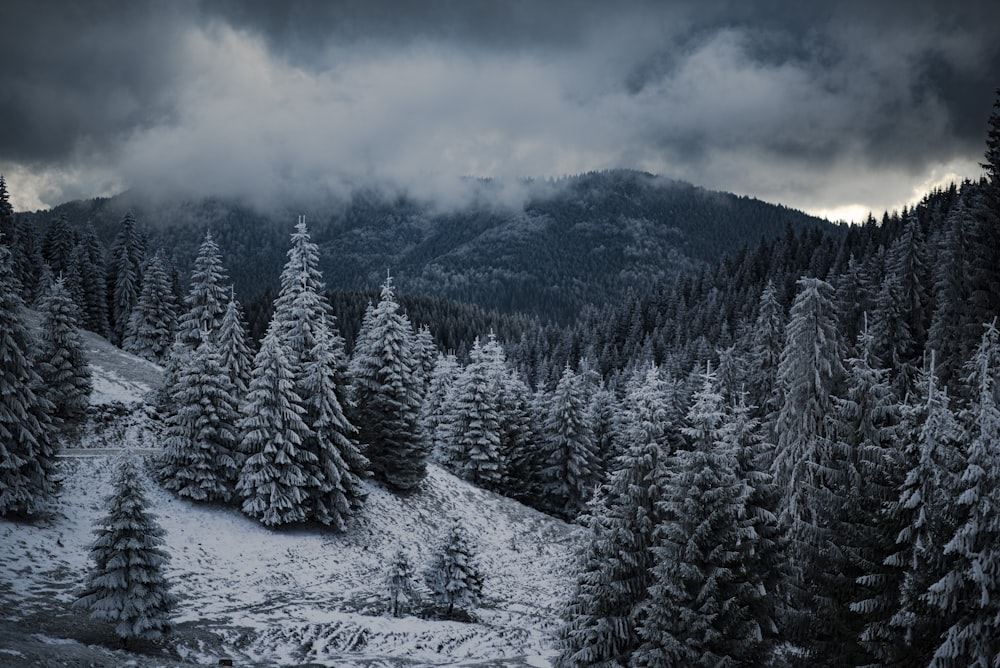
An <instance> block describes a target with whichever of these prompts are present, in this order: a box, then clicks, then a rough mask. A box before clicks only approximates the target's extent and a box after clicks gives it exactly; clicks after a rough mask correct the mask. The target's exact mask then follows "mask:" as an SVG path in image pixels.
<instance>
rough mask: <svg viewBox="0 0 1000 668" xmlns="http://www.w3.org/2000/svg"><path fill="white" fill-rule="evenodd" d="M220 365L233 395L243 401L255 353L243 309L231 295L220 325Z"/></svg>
mask: <svg viewBox="0 0 1000 668" xmlns="http://www.w3.org/2000/svg"><path fill="white" fill-rule="evenodd" d="M218 341H219V364H220V365H221V366H222V370H223V371H224V372H225V374H226V375H227V376H229V381H230V382H231V383H232V384H233V394H234V395H235V396H236V398H237V400H238V401H242V400H243V399H244V397H246V394H247V388H248V387H249V386H250V370H251V368H252V367H253V353H252V352H251V350H250V346H249V344H248V343H247V332H246V322H245V320H244V317H243V307H242V306H240V303H239V302H238V301H237V300H236V298H235V296H234V295H232V294H230V296H229V303H228V304H226V313H225V315H223V316H222V323H221V324H220V325H219V333H218Z"/></svg>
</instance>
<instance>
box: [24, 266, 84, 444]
mask: <svg viewBox="0 0 1000 668" xmlns="http://www.w3.org/2000/svg"><path fill="white" fill-rule="evenodd" d="M77 317H78V311H77V308H76V304H74V303H73V301H72V300H71V299H70V296H69V293H68V292H67V291H66V288H65V282H64V281H63V280H62V279H59V280H57V281H56V282H55V284H54V285H53V286H52V289H51V290H50V291H49V294H48V296H47V298H46V299H45V301H44V302H43V304H42V328H41V332H40V334H39V338H38V348H37V350H36V351H35V353H34V354H35V369H36V370H37V371H38V375H39V378H40V380H41V384H40V385H39V394H42V395H44V396H45V398H46V399H48V400H49V401H50V402H51V403H52V408H53V410H52V413H51V415H52V418H53V419H54V421H55V422H56V424H63V425H66V424H70V425H72V424H77V423H79V422H81V421H83V419H84V418H85V417H86V413H87V405H88V404H89V399H90V392H91V389H92V387H93V386H92V383H91V379H90V366H89V364H88V363H87V358H86V356H85V355H84V353H83V343H82V341H81V340H80V333H79V332H78V331H77V322H78V321H77Z"/></svg>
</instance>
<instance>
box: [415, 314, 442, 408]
mask: <svg viewBox="0 0 1000 668" xmlns="http://www.w3.org/2000/svg"><path fill="white" fill-rule="evenodd" d="M437 356H438V349H437V344H435V343H434V335H433V334H431V328H430V326H429V325H426V324H423V325H420V327H419V328H417V331H416V333H415V334H414V335H413V370H414V373H416V374H417V376H418V377H419V379H420V388H421V389H420V395H421V397H422V396H423V395H424V394H426V392H427V386H428V384H429V383H430V379H431V373H433V371H434V365H435V362H436V361H437Z"/></svg>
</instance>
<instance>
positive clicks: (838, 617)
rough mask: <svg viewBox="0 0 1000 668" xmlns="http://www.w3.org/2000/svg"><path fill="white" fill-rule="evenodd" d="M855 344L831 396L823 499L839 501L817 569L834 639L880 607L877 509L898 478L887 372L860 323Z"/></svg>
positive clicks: (881, 519) (887, 537)
mask: <svg viewBox="0 0 1000 668" xmlns="http://www.w3.org/2000/svg"><path fill="white" fill-rule="evenodd" d="M855 348H856V350H857V354H856V356H855V357H852V358H850V359H849V360H847V366H848V368H847V377H846V382H845V384H846V391H845V392H844V393H843V394H844V396H842V397H835V398H834V415H835V419H836V420H837V422H838V426H837V432H838V438H837V439H836V441H835V451H834V454H833V456H832V458H831V463H830V464H829V465H828V466H829V469H830V472H829V474H828V484H829V487H830V490H831V500H834V499H835V500H836V502H837V503H838V504H839V508H837V509H836V513H835V515H834V519H833V523H832V524H831V529H832V532H833V535H832V537H831V540H832V542H833V543H834V544H835V545H836V546H837V548H838V549H837V550H836V552H837V553H839V555H840V558H839V564H838V565H837V566H835V567H833V568H832V569H831V570H832V572H828V573H825V574H824V577H825V578H828V579H830V581H831V584H830V585H829V591H831V592H833V596H832V598H833V601H832V603H833V607H834V609H833V613H834V614H833V618H832V619H830V620H827V623H828V624H830V625H833V624H836V625H837V626H838V627H839V631H836V632H835V633H834V634H833V635H834V637H835V638H836V637H837V636H838V635H839V636H841V637H851V638H856V637H859V636H861V634H862V631H863V629H864V628H865V624H866V622H870V621H871V620H878V619H882V618H884V617H885V613H886V611H887V607H885V606H886V604H885V603H883V602H882V601H881V600H880V598H879V595H880V594H881V592H882V590H883V588H884V587H885V586H886V582H887V580H888V578H889V577H890V573H889V569H887V568H886V567H885V566H884V561H885V559H886V557H888V556H889V554H891V553H892V552H893V551H894V550H893V536H892V535H891V534H892V531H891V530H890V529H887V524H886V521H885V516H884V514H883V512H882V510H883V508H884V507H885V505H886V504H887V503H888V502H889V501H890V500H891V497H892V496H893V495H894V494H895V493H896V490H897V487H898V485H899V483H900V482H901V480H900V479H899V473H900V471H899V462H898V457H897V454H896V453H897V451H896V449H895V447H894V441H895V439H896V437H897V434H896V429H897V425H898V421H899V416H898V409H897V402H896V398H895V396H893V393H892V389H891V388H890V386H889V382H888V378H887V376H888V372H887V371H886V370H885V369H883V368H882V367H881V363H880V361H879V360H878V358H877V357H876V356H875V353H874V349H875V342H874V337H873V335H872V333H871V331H869V329H868V327H867V324H865V325H864V326H863V327H862V329H861V331H860V332H859V333H858V340H857V344H856V346H855ZM834 642H838V643H840V644H837V645H835V646H831V647H828V648H827V650H829V651H833V649H836V650H837V651H838V652H839V653H840V656H841V657H842V658H847V657H849V652H852V651H857V652H858V653H857V655H856V658H855V659H854V661H856V662H857V663H864V662H865V660H866V658H870V657H866V656H865V655H864V654H862V653H861V652H860V650H858V648H857V646H846V645H845V644H843V643H842V642H841V641H839V640H835V641H834ZM819 651H820V652H823V651H824V650H823V649H820V650H819ZM849 660H850V659H849Z"/></svg>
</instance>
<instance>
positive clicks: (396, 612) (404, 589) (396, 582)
mask: <svg viewBox="0 0 1000 668" xmlns="http://www.w3.org/2000/svg"><path fill="white" fill-rule="evenodd" d="M385 595H386V598H388V599H389V612H390V613H391V614H392V616H393V617H402V616H403V614H404V613H406V612H408V611H409V610H411V609H412V608H413V607H414V606H416V605H417V604H419V603H420V595H419V594H418V593H417V590H416V588H415V587H414V585H413V566H412V565H411V564H410V558H409V557H408V556H407V555H406V552H404V551H403V550H402V548H400V549H398V550H396V553H395V554H394V555H393V556H392V560H391V561H390V562H389V568H388V570H387V571H386V574H385Z"/></svg>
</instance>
